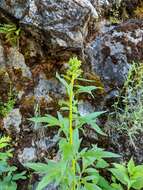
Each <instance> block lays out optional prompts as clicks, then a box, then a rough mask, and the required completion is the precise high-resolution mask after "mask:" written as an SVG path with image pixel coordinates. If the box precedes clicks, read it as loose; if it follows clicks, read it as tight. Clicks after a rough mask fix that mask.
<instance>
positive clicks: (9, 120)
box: [3, 108, 22, 133]
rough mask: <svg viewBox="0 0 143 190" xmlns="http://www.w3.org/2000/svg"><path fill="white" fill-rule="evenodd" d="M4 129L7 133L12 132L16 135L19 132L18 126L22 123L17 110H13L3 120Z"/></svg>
mask: <svg viewBox="0 0 143 190" xmlns="http://www.w3.org/2000/svg"><path fill="white" fill-rule="evenodd" d="M3 121H4V128H5V129H6V130H7V131H11V130H12V131H14V132H16V133H19V132H20V124H21V122H22V115H21V113H20V111H19V109H18V108H16V109H13V110H12V111H11V112H10V113H9V114H8V115H7V116H6V117H5V118H4V120H3Z"/></svg>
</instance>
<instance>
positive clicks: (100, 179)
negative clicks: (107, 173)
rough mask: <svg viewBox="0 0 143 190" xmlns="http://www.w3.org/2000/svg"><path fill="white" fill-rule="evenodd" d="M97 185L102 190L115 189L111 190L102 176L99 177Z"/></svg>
mask: <svg viewBox="0 0 143 190" xmlns="http://www.w3.org/2000/svg"><path fill="white" fill-rule="evenodd" d="M98 185H99V186H100V187H101V188H102V189H104V190H115V189H113V188H112V187H111V186H110V184H109V182H108V181H107V180H106V179H105V178H104V177H102V176H100V177H99V181H98Z"/></svg>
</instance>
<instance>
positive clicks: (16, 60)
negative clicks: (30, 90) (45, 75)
mask: <svg viewBox="0 0 143 190" xmlns="http://www.w3.org/2000/svg"><path fill="white" fill-rule="evenodd" d="M7 56H8V62H7V67H8V68H9V69H11V70H14V71H16V70H17V71H19V70H20V71H21V74H22V77H25V78H28V79H31V76H32V75H31V72H30V69H29V67H28V66H27V65H26V64H25V59H24V56H23V55H22V54H21V53H20V52H19V51H18V50H17V48H13V47H12V48H10V50H9V54H8V55H7Z"/></svg>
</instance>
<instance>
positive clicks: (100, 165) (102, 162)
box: [96, 159, 109, 168]
mask: <svg viewBox="0 0 143 190" xmlns="http://www.w3.org/2000/svg"><path fill="white" fill-rule="evenodd" d="M108 166H109V164H108V163H107V162H106V161H105V160H103V159H100V160H98V161H97V163H96V168H106V167H108Z"/></svg>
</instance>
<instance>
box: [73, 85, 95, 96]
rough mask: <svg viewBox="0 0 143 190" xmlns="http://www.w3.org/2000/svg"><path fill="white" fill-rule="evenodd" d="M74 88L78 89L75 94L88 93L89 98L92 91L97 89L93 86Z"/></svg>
mask: <svg viewBox="0 0 143 190" xmlns="http://www.w3.org/2000/svg"><path fill="white" fill-rule="evenodd" d="M75 87H77V88H78V89H77V91H76V94H80V93H88V94H90V95H91V96H93V94H92V91H93V90H96V89H97V87H95V86H80V85H76V86H75Z"/></svg>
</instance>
